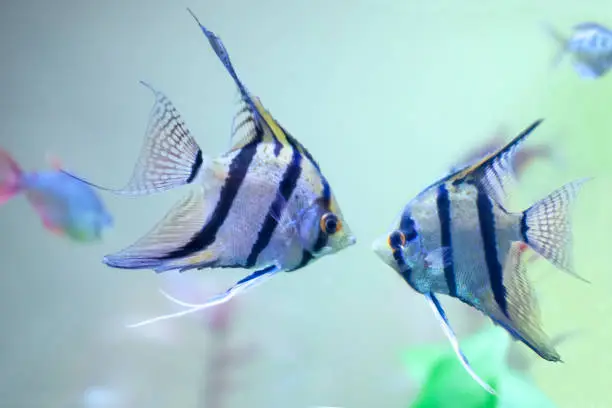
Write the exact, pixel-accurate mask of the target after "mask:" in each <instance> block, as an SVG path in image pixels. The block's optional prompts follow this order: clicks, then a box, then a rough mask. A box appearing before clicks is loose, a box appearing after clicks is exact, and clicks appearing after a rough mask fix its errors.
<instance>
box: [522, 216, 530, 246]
mask: <svg viewBox="0 0 612 408" xmlns="http://www.w3.org/2000/svg"><path fill="white" fill-rule="evenodd" d="M527 231H529V226H528V225H527V211H525V212H523V216H522V217H521V238H522V239H523V242H524V243H526V244H528V243H529V240H528V239H527Z"/></svg>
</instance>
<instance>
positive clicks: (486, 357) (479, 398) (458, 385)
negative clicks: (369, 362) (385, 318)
mask: <svg viewBox="0 0 612 408" xmlns="http://www.w3.org/2000/svg"><path fill="white" fill-rule="evenodd" d="M510 345H511V340H510V337H509V336H508V334H507V333H506V332H505V331H504V330H503V329H501V328H500V327H497V326H492V325H491V326H487V327H486V328H484V329H482V330H481V331H479V332H477V333H475V334H474V335H472V336H471V337H469V338H467V339H465V340H464V341H462V349H463V350H464V352H465V354H466V355H467V356H468V358H469V359H470V363H471V364H472V367H473V368H474V370H475V371H476V372H477V373H478V374H479V375H480V376H481V378H482V379H483V380H484V381H486V382H487V383H488V384H489V385H491V387H493V388H494V389H495V391H496V393H497V395H492V394H489V393H487V392H486V391H485V390H484V389H483V388H482V387H481V386H480V385H479V384H478V383H476V381H474V380H473V379H472V378H471V377H470V376H469V375H468V374H467V373H466V372H465V370H464V369H463V367H462V366H461V364H460V363H459V361H458V360H457V357H456V355H455V353H454V352H453V350H452V349H451V348H450V347H449V346H448V345H446V344H444V345H428V346H420V347H414V348H411V349H409V350H408V351H407V352H406V353H405V354H404V356H403V361H404V364H405V365H406V367H407V369H408V374H409V375H410V377H411V378H412V379H413V380H414V381H415V382H416V383H417V385H418V386H419V387H420V390H419V393H418V395H417V396H416V398H415V399H414V400H413V401H412V402H411V403H410V405H409V407H410V408H426V407H436V408H444V407H453V408H456V407H461V408H517V407H520V408H529V407H537V408H554V407H555V404H553V402H552V401H551V400H550V399H548V397H547V396H546V395H544V393H542V392H541V391H540V390H539V389H538V388H537V386H536V385H535V384H534V383H533V381H532V380H531V379H530V378H529V377H528V376H527V374H526V373H522V372H519V371H517V370H515V369H512V368H511V367H510V366H509V365H508V362H507V359H508V352H509V349H510Z"/></svg>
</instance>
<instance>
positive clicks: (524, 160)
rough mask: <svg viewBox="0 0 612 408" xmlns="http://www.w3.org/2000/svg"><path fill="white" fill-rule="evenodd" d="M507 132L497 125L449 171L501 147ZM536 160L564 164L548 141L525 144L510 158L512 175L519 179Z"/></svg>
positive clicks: (504, 142)
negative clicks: (489, 134)
mask: <svg viewBox="0 0 612 408" xmlns="http://www.w3.org/2000/svg"><path fill="white" fill-rule="evenodd" d="M509 133H510V132H509V131H508V130H507V129H506V128H505V126H499V127H498V128H497V129H496V130H495V132H493V133H492V135H491V136H490V137H489V138H488V139H486V140H485V141H483V142H482V143H480V144H478V145H477V146H476V147H474V148H473V149H471V150H469V151H468V152H467V153H466V154H465V155H463V156H462V158H461V159H460V160H458V161H457V162H456V163H455V165H453V166H452V167H451V168H450V171H451V172H455V171H457V170H459V169H460V168H462V167H464V166H465V165H466V163H474V162H476V161H478V160H479V159H481V158H482V157H484V156H487V155H488V154H490V153H492V152H495V151H497V150H498V149H500V148H502V147H503V146H504V145H505V144H506V141H507V140H508V138H509V137H508V136H509ZM537 160H547V161H549V162H552V163H554V164H555V165H557V166H561V165H565V160H564V159H563V158H562V157H561V154H560V152H559V151H558V149H557V148H556V147H555V146H553V145H552V144H550V143H542V144H538V145H529V146H525V147H523V148H522V149H521V150H519V151H517V152H516V154H515V155H514V156H513V158H512V163H510V165H511V169H512V172H513V175H514V176H515V177H516V179H517V180H520V179H521V177H522V175H523V173H524V172H525V170H527V168H528V167H529V165H530V164H533V163H534V162H535V161H537Z"/></svg>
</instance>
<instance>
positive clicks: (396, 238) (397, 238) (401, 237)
mask: <svg viewBox="0 0 612 408" xmlns="http://www.w3.org/2000/svg"><path fill="white" fill-rule="evenodd" d="M387 244H388V245H389V248H391V249H400V248H401V247H403V246H404V245H406V235H405V234H404V233H403V232H402V231H393V232H392V233H391V234H389V237H388V238H387Z"/></svg>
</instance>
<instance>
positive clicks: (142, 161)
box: [65, 82, 203, 196]
mask: <svg viewBox="0 0 612 408" xmlns="http://www.w3.org/2000/svg"><path fill="white" fill-rule="evenodd" d="M141 83H142V84H143V85H144V86H146V87H147V88H149V89H150V90H151V91H152V92H153V94H154V95H155V104H154V106H153V109H152V110H151V114H150V117H149V123H148V127H147V131H146V133H145V141H144V143H143V146H142V150H141V153H140V157H139V159H138V161H137V163H136V166H135V167H134V170H133V173H132V177H131V179H130V181H129V182H128V183H127V184H126V185H125V187H123V188H120V189H112V188H107V187H103V186H100V185H97V184H93V183H91V182H89V181H86V180H83V179H81V178H79V177H76V176H74V175H72V174H70V173H67V172H65V173H66V174H68V175H69V176H71V177H74V178H77V179H79V180H81V181H83V182H85V183H86V184H89V185H91V186H93V187H96V188H98V189H101V190H106V191H110V192H112V193H115V194H119V195H128V196H137V195H149V194H154V193H160V192H162V191H166V190H170V189H173V188H176V187H179V186H181V185H184V184H188V183H191V182H192V181H193V180H194V179H195V178H196V176H197V175H198V172H199V170H200V168H201V167H202V164H203V157H202V151H201V150H200V148H199V146H198V144H197V143H196V141H195V140H194V138H193V136H192V135H191V132H190V131H189V129H188V128H187V126H186V125H185V122H184V121H183V119H182V118H181V115H180V114H179V112H178V111H177V109H176V108H175V107H174V105H173V104H172V102H171V101H170V99H168V98H167V97H166V96H165V95H164V94H163V93H161V92H160V91H157V90H156V89H154V88H153V87H152V86H151V85H149V84H147V83H145V82H141Z"/></svg>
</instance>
